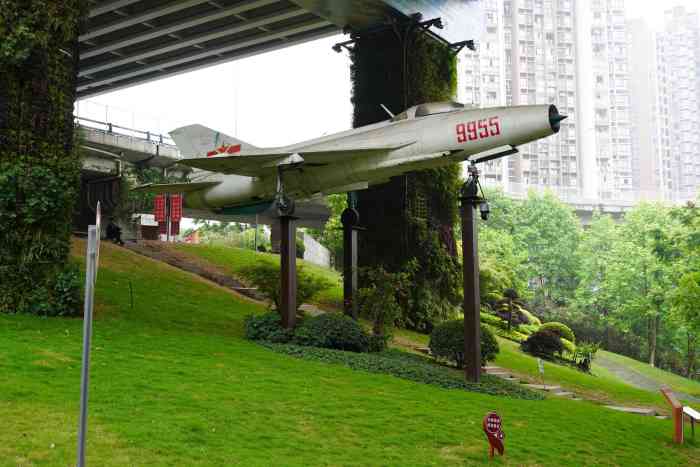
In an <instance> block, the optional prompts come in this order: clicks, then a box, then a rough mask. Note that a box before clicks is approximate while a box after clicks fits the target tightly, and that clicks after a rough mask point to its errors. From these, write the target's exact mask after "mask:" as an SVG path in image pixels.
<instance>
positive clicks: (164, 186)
mask: <svg viewBox="0 0 700 467" xmlns="http://www.w3.org/2000/svg"><path fill="white" fill-rule="evenodd" d="M219 183H220V182H192V183H148V184H146V185H141V186H137V187H136V188H133V189H132V190H131V191H145V192H147V193H190V192H192V191H197V190H203V189H204V188H210V187H213V186H215V185H218V184H219Z"/></svg>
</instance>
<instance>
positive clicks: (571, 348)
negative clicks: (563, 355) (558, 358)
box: [560, 337, 576, 357]
mask: <svg viewBox="0 0 700 467" xmlns="http://www.w3.org/2000/svg"><path fill="white" fill-rule="evenodd" d="M560 339H561V345H562V347H564V350H565V351H567V352H569V354H571V356H572V357H573V356H574V355H575V354H576V344H574V343H573V342H571V341H570V340H569V339H564V338H563V337H561V338H560Z"/></svg>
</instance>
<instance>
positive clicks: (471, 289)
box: [459, 163, 489, 383]
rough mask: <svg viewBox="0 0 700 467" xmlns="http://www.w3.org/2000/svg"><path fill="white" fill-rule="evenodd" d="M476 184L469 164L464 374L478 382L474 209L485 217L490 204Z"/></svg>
mask: <svg viewBox="0 0 700 467" xmlns="http://www.w3.org/2000/svg"><path fill="white" fill-rule="evenodd" d="M480 192H481V195H483V191H482V190H481V185H480V184H479V171H478V170H477V168H476V165H474V164H473V163H472V165H470V166H469V178H468V179H467V181H466V182H465V183H464V185H463V186H462V190H461V193H460V198H459V199H460V202H461V217H462V262H463V268H464V269H463V280H464V283H463V284H464V304H463V311H464V377H465V378H466V380H467V381H469V382H473V383H478V382H479V378H480V376H481V336H480V334H481V329H480V326H481V324H480V321H481V320H480V317H479V314H480V305H481V300H480V298H479V251H478V232H477V219H476V210H477V208H478V209H479V210H480V212H481V218H482V219H484V220H486V219H487V218H488V214H489V205H488V203H487V202H486V199H485V198H484V197H483V196H480Z"/></svg>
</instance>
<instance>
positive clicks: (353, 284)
mask: <svg viewBox="0 0 700 467" xmlns="http://www.w3.org/2000/svg"><path fill="white" fill-rule="evenodd" d="M340 220H341V222H342V223H343V311H344V312H345V314H346V315H348V316H350V317H352V319H354V320H357V319H358V317H359V313H358V310H357V232H358V224H359V221H360V214H359V213H358V212H357V210H356V209H354V208H352V207H349V208H347V209H345V211H343V213H342V215H341V216H340Z"/></svg>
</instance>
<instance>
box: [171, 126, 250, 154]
mask: <svg viewBox="0 0 700 467" xmlns="http://www.w3.org/2000/svg"><path fill="white" fill-rule="evenodd" d="M170 137H171V138H172V139H173V141H175V144H177V148H178V149H179V150H180V153H181V154H182V156H183V157H184V158H186V159H189V158H192V157H205V156H215V155H219V154H227V155H235V154H237V153H240V152H241V151H245V150H250V149H258V148H256V147H255V146H253V145H252V144H248V143H246V142H245V141H242V140H240V139H238V138H234V137H233V136H229V135H227V134H225V133H221V132H220V131H216V130H212V129H211V128H207V127H205V126H204V125H198V124H195V125H188V126H183V127H180V128H177V129H175V130H173V131H171V132H170Z"/></svg>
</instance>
